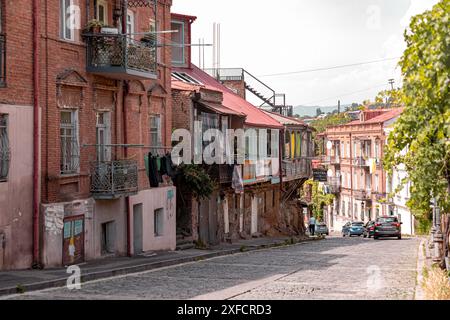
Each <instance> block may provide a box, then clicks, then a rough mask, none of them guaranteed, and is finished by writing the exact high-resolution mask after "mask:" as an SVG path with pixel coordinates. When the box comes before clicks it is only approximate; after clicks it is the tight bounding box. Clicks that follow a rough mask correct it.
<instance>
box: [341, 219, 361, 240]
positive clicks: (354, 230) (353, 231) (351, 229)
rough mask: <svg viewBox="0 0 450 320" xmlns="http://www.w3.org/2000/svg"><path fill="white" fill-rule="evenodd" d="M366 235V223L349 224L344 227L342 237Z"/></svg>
mask: <svg viewBox="0 0 450 320" xmlns="http://www.w3.org/2000/svg"><path fill="white" fill-rule="evenodd" d="M363 234H364V222H348V223H347V224H345V225H344V226H343V227H342V236H343V237H345V236H349V237H351V236H358V237H360V236H362V235H363Z"/></svg>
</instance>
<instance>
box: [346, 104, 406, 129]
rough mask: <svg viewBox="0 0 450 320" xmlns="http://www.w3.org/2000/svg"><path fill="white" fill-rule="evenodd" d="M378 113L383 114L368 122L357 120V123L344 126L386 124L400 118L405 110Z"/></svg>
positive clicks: (398, 109)
mask: <svg viewBox="0 0 450 320" xmlns="http://www.w3.org/2000/svg"><path fill="white" fill-rule="evenodd" d="M378 112H381V115H378V116H376V117H374V118H371V119H369V120H367V121H361V120H355V121H352V122H350V123H347V124H345V125H344V126H355V125H362V124H377V123H383V122H386V121H388V120H391V119H394V118H396V117H398V116H399V115H400V114H402V112H403V108H395V109H384V110H379V111H378Z"/></svg>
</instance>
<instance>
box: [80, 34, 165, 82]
mask: <svg viewBox="0 0 450 320" xmlns="http://www.w3.org/2000/svg"><path fill="white" fill-rule="evenodd" d="M84 37H85V39H86V42H87V72H90V73H94V74H99V75H103V76H106V77H110V78H113V79H119V80H133V79H138V80H139V79H141V80H145V79H156V78H157V75H156V41H145V42H142V41H137V40H134V39H132V38H130V37H127V36H125V35H121V34H102V33H90V34H85V35H84Z"/></svg>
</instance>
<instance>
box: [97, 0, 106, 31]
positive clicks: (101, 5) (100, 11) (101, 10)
mask: <svg viewBox="0 0 450 320" xmlns="http://www.w3.org/2000/svg"><path fill="white" fill-rule="evenodd" d="M96 19H97V20H98V21H100V22H102V23H103V24H104V25H107V24H108V3H106V1H104V0H97V12H96Z"/></svg>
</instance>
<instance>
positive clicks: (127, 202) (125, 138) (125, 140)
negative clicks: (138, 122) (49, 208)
mask: <svg viewBox="0 0 450 320" xmlns="http://www.w3.org/2000/svg"><path fill="white" fill-rule="evenodd" d="M122 90H123V91H122V92H123V94H122V116H123V143H124V144H125V145H127V144H128V129H127V127H128V125H127V121H128V119H127V103H126V100H127V95H128V82H127V81H122ZM124 157H125V158H127V157H128V148H127V147H125V149H124ZM125 211H126V215H127V256H129V257H131V256H132V254H131V212H130V197H125Z"/></svg>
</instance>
